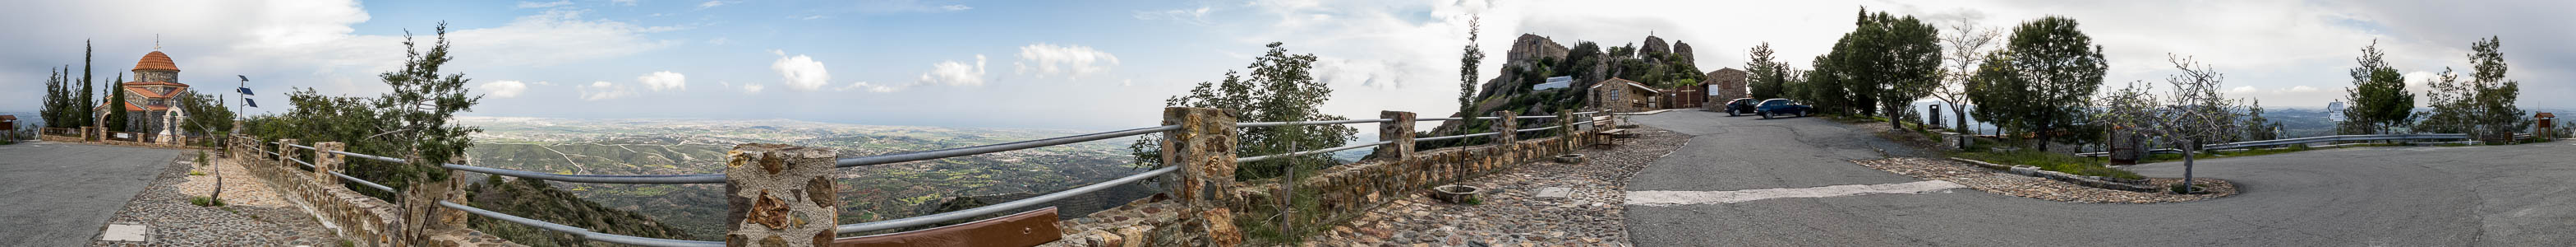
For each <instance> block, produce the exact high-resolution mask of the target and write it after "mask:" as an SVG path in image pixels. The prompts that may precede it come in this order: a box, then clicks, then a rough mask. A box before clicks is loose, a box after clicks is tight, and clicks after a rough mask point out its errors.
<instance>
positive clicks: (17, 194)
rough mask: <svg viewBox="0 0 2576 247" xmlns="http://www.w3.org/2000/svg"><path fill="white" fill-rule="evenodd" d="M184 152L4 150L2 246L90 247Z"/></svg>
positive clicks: (63, 147)
mask: <svg viewBox="0 0 2576 247" xmlns="http://www.w3.org/2000/svg"><path fill="white" fill-rule="evenodd" d="M180 152H181V151H180V150H173V149H151V148H135V147H117V146H103V145H85V144H62V143H56V142H34V143H19V144H11V145H0V209H5V210H0V226H6V227H0V246H85V245H89V243H90V241H92V240H97V237H98V233H99V230H100V229H101V228H102V227H105V226H106V225H107V220H108V218H111V217H115V216H116V211H117V210H120V209H123V208H125V202H126V201H127V200H132V199H134V195H135V194H136V193H141V192H143V187H145V186H147V185H151V183H152V179H153V178H154V176H156V175H159V174H160V172H161V169H162V168H164V167H166V166H168V165H170V162H171V161H172V159H175V158H176V157H178V156H179V153H180Z"/></svg>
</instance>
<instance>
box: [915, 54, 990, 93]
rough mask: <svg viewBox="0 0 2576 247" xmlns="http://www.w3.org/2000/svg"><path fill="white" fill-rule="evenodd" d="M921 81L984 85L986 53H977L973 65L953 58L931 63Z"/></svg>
mask: <svg viewBox="0 0 2576 247" xmlns="http://www.w3.org/2000/svg"><path fill="white" fill-rule="evenodd" d="M920 83H924V84H940V85H949V86H968V87H975V86H984V54H975V65H973V66H968V65H966V63H960V62H957V61H953V60H952V61H943V62H939V64H933V65H931V69H930V72H929V73H922V74H921V81H920Z"/></svg>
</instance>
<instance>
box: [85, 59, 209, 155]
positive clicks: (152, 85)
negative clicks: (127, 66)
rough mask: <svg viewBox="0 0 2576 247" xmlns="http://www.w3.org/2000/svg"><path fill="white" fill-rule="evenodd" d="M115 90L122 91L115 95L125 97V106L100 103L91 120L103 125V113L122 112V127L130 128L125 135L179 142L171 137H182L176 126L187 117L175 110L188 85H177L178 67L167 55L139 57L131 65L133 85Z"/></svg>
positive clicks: (180, 111) (125, 85)
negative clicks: (117, 110)
mask: <svg viewBox="0 0 2576 247" xmlns="http://www.w3.org/2000/svg"><path fill="white" fill-rule="evenodd" d="M117 88H122V89H124V90H118V91H117V92H118V93H123V94H125V102H102V103H100V104H99V105H98V107H99V108H98V109H97V111H96V112H99V115H98V116H93V117H95V118H97V119H98V120H99V122H106V119H107V112H108V111H106V110H105V109H107V108H108V107H118V108H125V112H126V114H127V115H126V116H127V117H126V123H125V124H126V125H125V126H127V127H128V128H130V129H127V132H134V133H141V134H142V135H143V136H141V137H137V138H141V141H145V142H174V143H175V142H178V141H179V140H178V139H180V138H173V137H177V136H180V135H183V134H184V133H180V132H179V123H180V121H182V119H186V118H187V117H188V113H187V111H186V110H185V109H182V108H179V107H178V103H179V102H178V96H179V95H181V94H187V93H188V84H181V83H179V65H178V64H177V63H173V62H171V61H170V55H166V54H161V51H152V53H149V54H143V60H142V61H136V62H134V81H130V82H122V83H119V86H118V87H117ZM164 140H166V141H164Z"/></svg>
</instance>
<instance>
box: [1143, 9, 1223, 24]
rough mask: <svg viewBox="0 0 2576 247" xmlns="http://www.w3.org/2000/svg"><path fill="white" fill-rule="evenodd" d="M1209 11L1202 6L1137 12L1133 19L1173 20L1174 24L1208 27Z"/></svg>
mask: <svg viewBox="0 0 2576 247" xmlns="http://www.w3.org/2000/svg"><path fill="white" fill-rule="evenodd" d="M1208 10H1209V8H1208V7H1206V6H1201V7H1199V8H1198V9H1173V10H1163V11H1136V14H1135V15H1133V17H1136V19H1137V20H1148V21H1151V20H1171V21H1173V22H1180V23H1184V24H1191V25H1200V26H1206V25H1208V20H1207V15H1208Z"/></svg>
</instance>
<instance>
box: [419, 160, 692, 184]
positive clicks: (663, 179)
mask: <svg viewBox="0 0 2576 247" xmlns="http://www.w3.org/2000/svg"><path fill="white" fill-rule="evenodd" d="M438 167H439V168H447V169H449V170H461V171H470V172H479V173H483V174H492V175H500V176H511V177H519V178H533V179H538V180H546V181H560V182H574V183H594V184H721V183H725V176H724V174H682V175H573V174H554V173H543V172H531V171H521V170H510V169H501V168H491V167H480V166H469V165H458V164H440V165H439V166H438Z"/></svg>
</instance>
